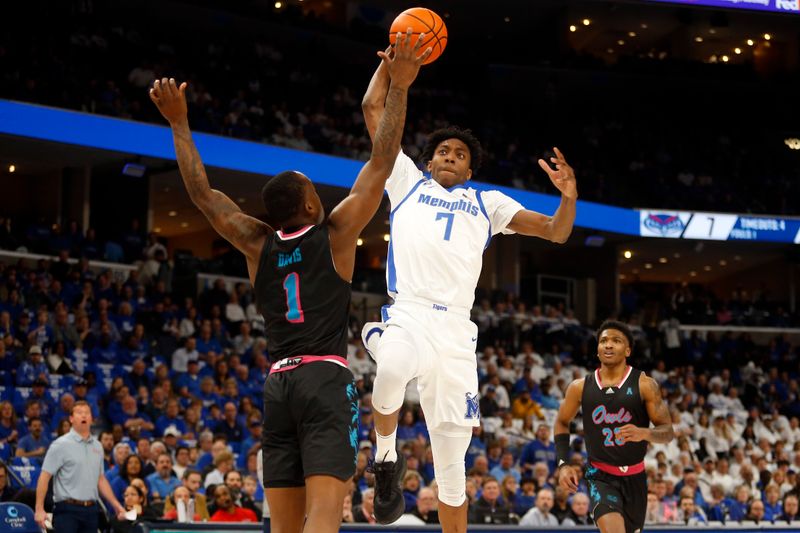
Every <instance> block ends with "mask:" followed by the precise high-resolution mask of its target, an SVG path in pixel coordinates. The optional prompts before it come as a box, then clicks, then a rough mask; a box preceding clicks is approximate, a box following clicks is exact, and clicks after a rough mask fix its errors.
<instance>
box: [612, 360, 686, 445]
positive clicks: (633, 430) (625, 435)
mask: <svg viewBox="0 0 800 533" xmlns="http://www.w3.org/2000/svg"><path fill="white" fill-rule="evenodd" d="M639 390H640V391H641V394H642V399H643V400H644V406H645V408H646V409H647V415H648V416H649V417H650V422H652V423H653V425H654V426H655V427H652V428H640V427H638V426H634V425H633V424H626V425H624V426H622V427H621V428H619V434H618V436H619V438H622V439H624V440H625V441H630V442H640V441H643V440H646V441H650V442H660V443H667V442H669V441H671V440H672V439H674V438H675V431H674V430H673V429H672V416H670V413H669V408H668V407H667V404H665V403H664V399H663V398H662V397H661V387H659V386H658V382H657V381H656V380H654V379H653V378H651V377H649V376H645V375H644V374H642V375H641V376H640V378H639Z"/></svg>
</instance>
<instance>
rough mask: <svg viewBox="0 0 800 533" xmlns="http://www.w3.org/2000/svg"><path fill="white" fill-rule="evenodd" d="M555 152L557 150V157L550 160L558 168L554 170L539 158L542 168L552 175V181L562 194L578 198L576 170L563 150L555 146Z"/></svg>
mask: <svg viewBox="0 0 800 533" xmlns="http://www.w3.org/2000/svg"><path fill="white" fill-rule="evenodd" d="M553 152H555V154H556V157H551V158H550V162H551V163H553V164H554V165H555V166H556V169H555V170H553V169H552V168H551V167H550V165H549V164H547V162H546V161H545V160H544V159H540V160H539V166H540V167H542V170H544V171H545V172H547V175H548V176H550V181H552V182H553V185H555V186H556V189H558V190H559V191H561V194H562V195H564V196H566V197H567V198H571V199H573V200H574V199H576V198H578V184H577V182H576V181H575V171H574V170H572V167H571V166H569V163H567V160H566V159H565V158H564V154H562V153H561V150H559V149H558V148H553Z"/></svg>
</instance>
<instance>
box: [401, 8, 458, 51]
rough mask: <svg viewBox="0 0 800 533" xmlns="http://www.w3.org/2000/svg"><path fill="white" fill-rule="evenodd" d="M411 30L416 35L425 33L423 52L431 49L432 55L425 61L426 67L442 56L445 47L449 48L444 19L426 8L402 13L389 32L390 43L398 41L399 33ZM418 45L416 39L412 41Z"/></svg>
mask: <svg viewBox="0 0 800 533" xmlns="http://www.w3.org/2000/svg"><path fill="white" fill-rule="evenodd" d="M408 28H411V29H412V31H413V33H414V35H415V36H416V35H419V34H420V33H424V34H425V37H424V39H425V40H424V41H423V42H422V48H421V50H422V51H424V50H425V49H426V48H428V47H431V49H432V51H431V55H430V56H428V59H426V60H425V63H424V64H425V65H427V64H428V63H433V62H434V61H436V59H437V58H438V57H439V56H440V55H442V52H444V49H445V47H446V46H447V26H445V25H444V21H443V20H442V17H440V16H439V15H437V14H436V13H434V12H433V11H431V10H430V9H426V8H424V7H412V8H411V9H406V10H405V11H403V12H402V13H400V14H399V15H398V16H397V18H396V19H394V22H392V28H391V30H390V31H389V42H391V43H392V44H394V42H395V40H396V39H397V33H398V32H401V33H405V32H407V31H408ZM412 43H414V44H416V38H415V39H414V40H412Z"/></svg>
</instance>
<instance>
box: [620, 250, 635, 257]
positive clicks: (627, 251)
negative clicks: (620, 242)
mask: <svg viewBox="0 0 800 533" xmlns="http://www.w3.org/2000/svg"><path fill="white" fill-rule="evenodd" d="M622 255H623V256H624V257H625V259H630V258H631V257H633V252H631V251H630V250H625V251H624V252H623V253H622Z"/></svg>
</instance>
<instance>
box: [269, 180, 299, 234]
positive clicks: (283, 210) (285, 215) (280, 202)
mask: <svg viewBox="0 0 800 533" xmlns="http://www.w3.org/2000/svg"><path fill="white" fill-rule="evenodd" d="M304 199H305V187H304V186H303V182H302V181H300V173H299V172H297V171H296V170H286V171H284V172H281V173H280V174H276V175H275V176H274V177H273V178H272V179H271V180H269V181H268V182H267V183H266V184H265V185H264V187H262V188H261V200H262V201H263V202H264V209H266V211H267V220H268V222H269V223H270V224H271V225H272V226H274V227H278V228H280V227H283V223H284V222H286V221H288V220H289V219H290V218H292V217H293V216H295V215H296V214H297V212H298V211H299V210H300V206H301V205H302V203H303V200H304Z"/></svg>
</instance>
